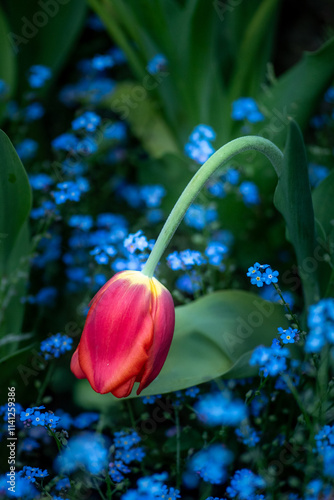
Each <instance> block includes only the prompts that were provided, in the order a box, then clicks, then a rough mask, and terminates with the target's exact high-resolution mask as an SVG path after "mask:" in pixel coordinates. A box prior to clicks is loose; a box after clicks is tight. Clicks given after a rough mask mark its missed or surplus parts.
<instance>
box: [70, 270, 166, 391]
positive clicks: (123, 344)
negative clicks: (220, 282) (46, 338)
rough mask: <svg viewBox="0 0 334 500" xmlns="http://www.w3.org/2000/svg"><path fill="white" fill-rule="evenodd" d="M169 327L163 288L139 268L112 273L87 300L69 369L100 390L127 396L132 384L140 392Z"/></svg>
mask: <svg viewBox="0 0 334 500" xmlns="http://www.w3.org/2000/svg"><path fill="white" fill-rule="evenodd" d="M174 325H175V310H174V303H173V299H172V296H171V294H170V293H169V291H168V290H167V288H165V287H164V286H163V285H162V284H161V283H160V282H159V281H158V280H157V279H155V278H149V277H147V276H145V275H144V274H142V273H141V272H140V271H123V272H120V273H117V274H115V276H113V278H111V279H110V280H109V281H107V283H106V284H105V285H104V286H103V287H102V288H101V289H100V290H99V291H98V292H97V294H96V295H95V297H94V298H93V300H92V302H91V305H90V309H89V312H88V315H87V319H86V323H85V327H84V330H83V333H82V336H81V339H80V343H79V345H78V348H77V349H76V351H75V352H74V354H73V356H72V361H71V370H72V372H73V373H74V375H75V376H76V377H77V378H87V379H88V381H89V383H90V385H91V386H92V388H93V389H94V391H96V392H99V393H100V394H105V393H107V392H111V393H112V394H113V395H114V396H116V397H118V398H122V397H126V396H128V395H129V394H130V393H131V391H132V388H133V385H134V383H135V382H139V383H140V385H139V388H138V390H137V394H140V392H141V391H142V390H143V389H145V387H147V386H148V385H149V384H150V383H151V382H152V381H153V380H154V379H155V378H156V377H157V375H158V374H159V373H160V370H161V368H162V366H163V364H164V362H165V360H166V357H167V354H168V351H169V348H170V344H171V342H172V338H173V332H174Z"/></svg>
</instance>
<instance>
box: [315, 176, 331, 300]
mask: <svg viewBox="0 0 334 500" xmlns="http://www.w3.org/2000/svg"><path fill="white" fill-rule="evenodd" d="M312 199H313V207H314V218H315V223H316V231H317V251H316V253H315V258H316V261H317V263H318V266H319V279H320V287H321V292H322V294H321V295H323V294H326V296H327V297H328V296H333V294H334V271H333V269H334V204H333V200H334V172H332V173H331V174H329V176H328V177H326V179H324V180H323V181H322V182H321V183H320V184H319V186H317V187H316V188H315V189H314V191H313V193H312ZM326 254H327V255H329V256H330V259H329V261H328V260H327V261H326V260H325V258H324V255H326Z"/></svg>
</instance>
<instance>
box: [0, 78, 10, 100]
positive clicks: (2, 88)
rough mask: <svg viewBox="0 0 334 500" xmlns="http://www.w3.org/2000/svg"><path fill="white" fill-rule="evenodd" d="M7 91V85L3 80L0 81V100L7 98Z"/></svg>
mask: <svg viewBox="0 0 334 500" xmlns="http://www.w3.org/2000/svg"><path fill="white" fill-rule="evenodd" d="M8 91H9V87H8V85H7V83H6V82H5V81H4V80H1V79H0V99H3V98H4V97H6V96H7V94H8Z"/></svg>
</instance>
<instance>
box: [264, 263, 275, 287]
mask: <svg viewBox="0 0 334 500" xmlns="http://www.w3.org/2000/svg"><path fill="white" fill-rule="evenodd" d="M278 275H279V272H278V271H273V270H272V269H271V267H267V269H265V271H264V273H263V275H262V277H263V281H264V282H265V284H266V285H270V284H271V283H277V282H278V278H277V276H278Z"/></svg>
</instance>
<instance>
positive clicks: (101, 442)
mask: <svg viewBox="0 0 334 500" xmlns="http://www.w3.org/2000/svg"><path fill="white" fill-rule="evenodd" d="M107 465H108V442H107V440H106V438H104V437H103V436H101V435H99V434H95V433H93V432H84V433H81V434H78V435H77V436H73V437H71V438H70V439H69V441H68V445H67V446H66V448H64V449H63V450H62V452H61V453H60V454H59V455H58V456H57V458H56V461H55V465H54V468H55V470H56V471H57V472H59V473H61V474H71V473H72V472H74V471H75V470H77V469H80V468H82V467H83V468H85V469H86V470H87V471H89V472H90V473H91V474H99V473H100V472H101V471H102V470H104V469H106V468H107Z"/></svg>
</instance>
